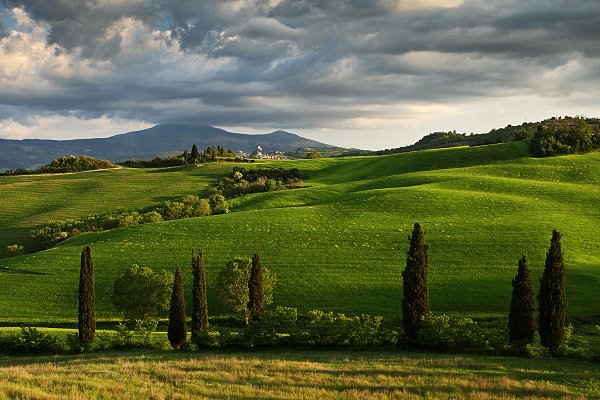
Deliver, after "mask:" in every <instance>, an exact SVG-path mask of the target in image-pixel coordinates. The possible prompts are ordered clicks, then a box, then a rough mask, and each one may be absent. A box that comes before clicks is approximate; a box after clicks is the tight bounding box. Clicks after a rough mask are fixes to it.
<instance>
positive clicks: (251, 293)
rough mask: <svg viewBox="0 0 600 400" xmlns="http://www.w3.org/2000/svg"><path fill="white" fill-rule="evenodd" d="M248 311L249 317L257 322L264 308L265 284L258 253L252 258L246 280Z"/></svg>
mask: <svg viewBox="0 0 600 400" xmlns="http://www.w3.org/2000/svg"><path fill="white" fill-rule="evenodd" d="M248 298H249V301H248V311H249V312H250V317H251V318H252V319H253V320H254V321H257V320H259V319H260V317H261V315H262V313H263V310H264V307H265V282H264V274H263V268H262V263H261V261H260V256H259V255H258V253H255V254H254V257H252V269H251V270H250V279H249V280H248Z"/></svg>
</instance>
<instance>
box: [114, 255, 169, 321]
mask: <svg viewBox="0 0 600 400" xmlns="http://www.w3.org/2000/svg"><path fill="white" fill-rule="evenodd" d="M172 286H173V275H171V274H170V273H168V272H167V271H158V272H154V271H153V270H151V269H150V268H147V267H140V266H138V265H133V266H132V267H130V268H128V269H127V270H126V271H125V273H124V274H123V276H122V277H121V278H119V279H117V280H116V281H115V286H114V292H113V296H112V302H113V304H114V305H115V307H116V308H117V309H118V310H120V311H122V312H123V314H124V317H125V319H127V320H129V321H135V320H146V319H149V318H154V317H156V316H158V315H159V314H160V313H162V311H163V310H168V309H169V294H170V291H171V287H172Z"/></svg>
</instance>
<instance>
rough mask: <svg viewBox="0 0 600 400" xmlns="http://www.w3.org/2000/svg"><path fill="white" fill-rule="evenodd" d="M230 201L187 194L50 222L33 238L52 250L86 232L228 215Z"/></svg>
mask: <svg viewBox="0 0 600 400" xmlns="http://www.w3.org/2000/svg"><path fill="white" fill-rule="evenodd" d="M227 212H228V209H227V201H226V200H225V198H224V197H223V196H222V195H220V194H213V195H211V196H210V197H208V198H207V199H202V198H200V197H198V196H195V195H186V196H183V197H181V198H180V199H179V200H177V201H164V202H162V203H158V204H156V205H153V206H150V207H145V208H142V209H139V210H133V211H117V212H109V213H104V214H97V215H90V216H87V217H83V218H80V219H68V220H62V221H50V223H49V224H48V225H47V226H45V227H43V228H41V229H36V230H33V231H31V233H30V237H31V238H32V239H33V240H34V241H35V243H36V244H37V245H38V247H40V248H44V249H45V248H49V247H52V246H53V245H55V244H56V243H59V242H61V241H63V240H65V239H68V238H70V237H73V236H76V235H78V234H80V233H83V232H99V231H105V230H109V229H115V228H123V227H127V226H133V225H140V224H146V223H151V222H158V221H163V220H173V219H181V218H191V217H202V216H207V215H211V214H223V213H227Z"/></svg>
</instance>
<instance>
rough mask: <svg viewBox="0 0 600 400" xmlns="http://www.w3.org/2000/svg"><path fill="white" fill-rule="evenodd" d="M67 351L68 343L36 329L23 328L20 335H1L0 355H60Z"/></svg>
mask: <svg viewBox="0 0 600 400" xmlns="http://www.w3.org/2000/svg"><path fill="white" fill-rule="evenodd" d="M66 350H67V345H66V343H63V342H61V341H60V340H58V338H56V337H55V336H53V335H51V334H47V333H43V332H40V331H39V330H37V329H36V328H31V327H22V328H21V330H20V331H19V332H18V333H9V334H3V335H0V353H6V354H41V353H45V354H59V353H63V352H65V351H66Z"/></svg>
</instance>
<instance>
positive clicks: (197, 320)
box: [192, 249, 208, 337]
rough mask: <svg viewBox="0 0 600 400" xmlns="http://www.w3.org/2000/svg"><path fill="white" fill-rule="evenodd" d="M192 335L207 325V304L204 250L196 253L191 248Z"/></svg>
mask: <svg viewBox="0 0 600 400" xmlns="http://www.w3.org/2000/svg"><path fill="white" fill-rule="evenodd" d="M192 274H193V290H192V303H193V311H192V337H195V336H196V335H197V334H198V333H199V332H200V331H201V330H204V329H206V328H207V327H208V304H207V302H206V272H205V267H204V251H202V249H200V251H199V252H198V255H196V254H195V253H194V251H193V250H192Z"/></svg>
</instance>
